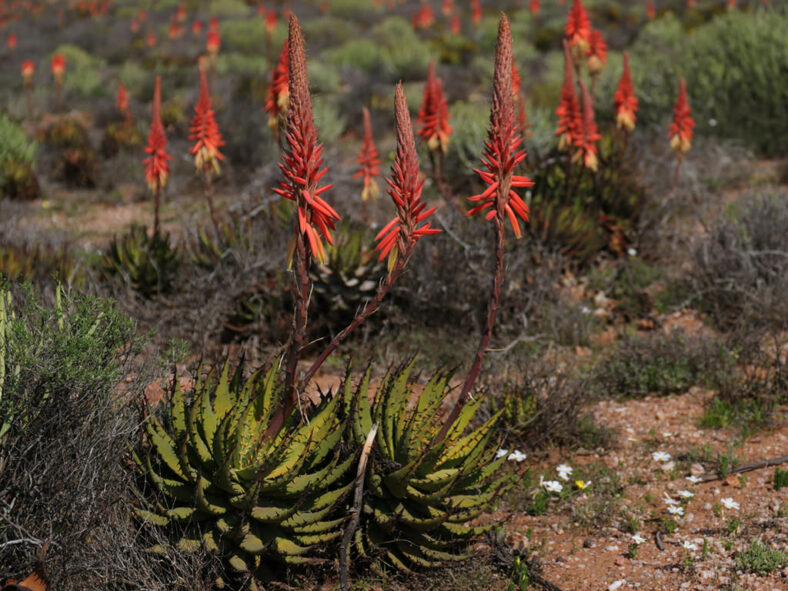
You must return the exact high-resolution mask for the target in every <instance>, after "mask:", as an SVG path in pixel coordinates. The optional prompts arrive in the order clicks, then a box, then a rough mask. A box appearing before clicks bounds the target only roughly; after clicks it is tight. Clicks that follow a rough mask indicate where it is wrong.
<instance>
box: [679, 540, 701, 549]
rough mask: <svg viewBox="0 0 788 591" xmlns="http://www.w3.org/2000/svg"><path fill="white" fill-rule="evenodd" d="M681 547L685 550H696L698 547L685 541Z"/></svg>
mask: <svg viewBox="0 0 788 591" xmlns="http://www.w3.org/2000/svg"><path fill="white" fill-rule="evenodd" d="M681 547H682V548H684V549H685V550H697V549H698V545H697V544H693V543H692V542H686V541H685V542H682V543H681Z"/></svg>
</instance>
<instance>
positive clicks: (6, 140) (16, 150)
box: [0, 113, 39, 199]
mask: <svg viewBox="0 0 788 591" xmlns="http://www.w3.org/2000/svg"><path fill="white" fill-rule="evenodd" d="M35 155H36V144H35V143H34V142H33V141H32V140H30V138H28V137H27V134H26V133H25V131H24V130H23V129H22V128H21V127H20V126H19V125H18V124H17V123H15V122H14V121H12V120H11V119H10V118H9V117H8V116H7V115H6V114H5V113H0V191H2V194H3V196H4V197H11V198H18V199H35V198H36V197H37V196H38V194H39V186H38V181H37V180H36V176H35V174H34V172H33V163H34V162H35Z"/></svg>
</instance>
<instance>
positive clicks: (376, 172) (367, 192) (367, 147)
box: [353, 107, 380, 201]
mask: <svg viewBox="0 0 788 591" xmlns="http://www.w3.org/2000/svg"><path fill="white" fill-rule="evenodd" d="M362 112H363V115H364V140H363V142H362V143H361V150H359V152H358V156H357V157H356V162H358V165H359V170H358V171H357V172H356V174H354V175H353V178H354V179H357V178H359V177H363V178H364V188H363V189H362V190H361V198H362V199H363V200H364V201H367V200H368V199H369V198H370V197H371V198H372V199H377V197H378V190H379V189H378V184H377V183H376V182H375V180H374V179H375V177H379V176H380V157H379V155H378V150H377V148H376V147H375V140H374V139H373V137H372V122H371V121H370V117H369V109H367V108H366V107H362Z"/></svg>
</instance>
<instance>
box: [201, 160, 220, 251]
mask: <svg viewBox="0 0 788 591" xmlns="http://www.w3.org/2000/svg"><path fill="white" fill-rule="evenodd" d="M205 197H206V198H207V199H208V209H209V210H210V212H211V221H213V227H214V228H215V229H216V236H217V237H219V236H220V235H221V232H220V230H219V228H220V226H219V216H218V215H217V214H216V202H215V199H214V197H215V195H214V188H213V178H212V177H211V171H210V170H206V171H205Z"/></svg>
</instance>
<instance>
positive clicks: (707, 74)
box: [602, 6, 788, 155]
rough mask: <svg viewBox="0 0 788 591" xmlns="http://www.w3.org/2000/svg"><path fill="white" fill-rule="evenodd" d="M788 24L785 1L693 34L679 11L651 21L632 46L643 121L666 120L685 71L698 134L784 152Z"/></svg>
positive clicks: (722, 19)
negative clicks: (677, 15)
mask: <svg viewBox="0 0 788 591" xmlns="http://www.w3.org/2000/svg"><path fill="white" fill-rule="evenodd" d="M786 29H788V9H787V8H786V7H785V6H782V7H779V6H775V7H774V8H765V9H757V10H752V11H748V12H744V11H735V12H731V13H728V14H723V15H720V16H717V17H715V18H714V19H712V21H711V22H709V23H707V24H704V25H702V26H700V27H698V28H697V29H696V30H695V31H693V32H692V33H691V34H685V33H684V31H683V30H682V27H681V24H680V23H679V21H678V20H677V19H675V18H674V17H672V16H667V17H664V18H661V19H659V20H656V21H654V22H652V23H649V24H648V25H646V27H645V28H644V29H643V30H642V31H641V33H640V36H639V38H638V40H637V41H636V43H635V44H634V45H633V47H632V49H631V51H630V56H631V59H632V77H633V82H634V85H635V92H636V93H637V96H638V100H639V101H640V105H639V106H640V110H639V112H638V119H639V121H642V122H644V123H655V124H660V125H662V124H664V123H665V122H666V121H667V120H668V119H669V118H670V116H671V112H672V107H673V104H674V103H675V100H676V95H677V92H678V90H677V89H678V78H679V76H684V77H685V78H686V79H687V92H688V94H689V102H690V106H691V107H692V110H693V115H694V118H695V121H696V123H697V124H698V128H697V130H696V132H697V133H700V134H705V135H708V134H715V135H719V136H723V137H733V138H740V139H743V140H745V141H746V142H747V143H748V144H749V145H750V146H752V147H753V148H754V149H756V150H758V151H759V152H761V153H763V154H767V155H775V154H780V153H785V151H786V149H788V148H787V147H786V143H785V141H784V138H785V137H786V136H788V102H786V101H785V86H784V81H785V72H786V71H787V70H788V38H786V36H785V30H786ZM618 73H619V74H620V71H619V72H618ZM615 75H616V74H615V73H613V72H609V73H608V74H607V80H608V83H607V84H605V85H603V88H604V90H603V92H602V96H609V95H610V92H612V88H613V85H614V84H615V82H616V80H617V78H615V79H614V76H615Z"/></svg>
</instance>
